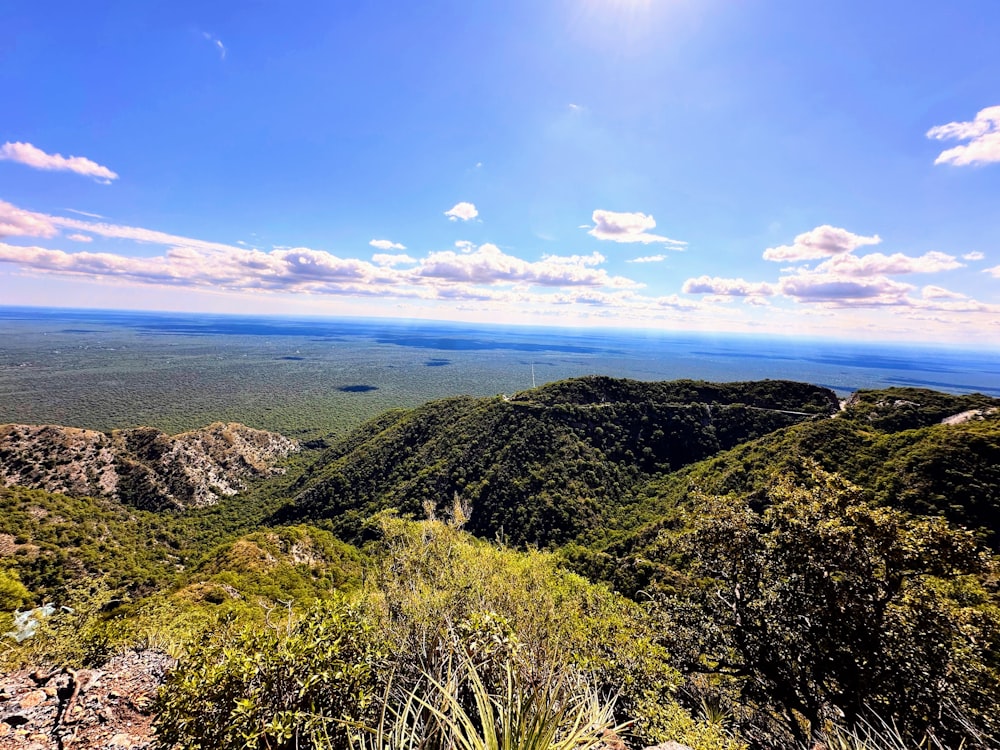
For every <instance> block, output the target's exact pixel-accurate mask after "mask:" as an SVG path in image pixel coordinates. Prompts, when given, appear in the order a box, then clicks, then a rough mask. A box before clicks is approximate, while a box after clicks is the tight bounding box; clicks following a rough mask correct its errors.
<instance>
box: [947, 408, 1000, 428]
mask: <svg viewBox="0 0 1000 750" xmlns="http://www.w3.org/2000/svg"><path fill="white" fill-rule="evenodd" d="M998 411H1000V409H995V408H994V409H969V410H968V411H963V412H961V413H960V414H953V415H952V416H950V417H945V418H944V419H942V420H941V424H964V423H965V422H971V421H972V420H974V419H975V420H982V419H986V418H987V417H989V416H992V415H994V414H996V413H997V412H998Z"/></svg>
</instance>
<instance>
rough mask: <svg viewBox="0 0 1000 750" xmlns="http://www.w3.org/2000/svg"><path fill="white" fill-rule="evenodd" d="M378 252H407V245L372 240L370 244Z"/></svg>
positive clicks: (390, 241)
mask: <svg viewBox="0 0 1000 750" xmlns="http://www.w3.org/2000/svg"><path fill="white" fill-rule="evenodd" d="M368 244H369V245H371V246H372V247H374V248H375V249H376V250H405V249H406V245H401V244H400V243H398V242H393V241H392V240H372V241H371V242H369V243H368Z"/></svg>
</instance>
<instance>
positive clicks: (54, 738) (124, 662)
mask: <svg viewBox="0 0 1000 750" xmlns="http://www.w3.org/2000/svg"><path fill="white" fill-rule="evenodd" d="M173 664H174V660H173V659H171V658H170V657H169V656H167V655H165V654H162V653H160V652H158V651H141V652H128V653H125V654H122V655H119V656H116V657H114V658H113V659H111V660H110V661H109V662H108V663H107V664H105V665H103V666H102V667H101V668H100V669H77V670H72V669H49V670H22V671H19V672H14V673H11V674H8V675H6V676H0V750H56V749H57V748H58V749H59V750H70V748H81V749H82V748H122V750H124V749H125V748H132V749H133V750H140V749H142V748H148V747H150V745H151V743H152V734H153V732H152V721H153V717H152V712H151V709H152V705H153V699H154V698H155V696H156V689H157V687H158V686H159V685H160V684H161V683H162V682H163V678H164V675H165V674H166V672H167V670H168V669H170V668H171V667H172V666H173Z"/></svg>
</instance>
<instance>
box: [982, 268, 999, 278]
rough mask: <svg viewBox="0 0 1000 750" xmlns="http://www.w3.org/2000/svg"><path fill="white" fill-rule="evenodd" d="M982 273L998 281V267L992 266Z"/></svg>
mask: <svg viewBox="0 0 1000 750" xmlns="http://www.w3.org/2000/svg"><path fill="white" fill-rule="evenodd" d="M983 273H988V274H989V275H990V276H992V277H994V278H997V279H1000V266H993V268H987V269H986V270H984V271H983Z"/></svg>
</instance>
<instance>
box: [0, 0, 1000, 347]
mask: <svg viewBox="0 0 1000 750" xmlns="http://www.w3.org/2000/svg"><path fill="white" fill-rule="evenodd" d="M0 29H2V31H0V90H2V91H3V98H2V101H3V103H4V106H3V110H2V117H0V303H3V304H29V305H56V306H59V305H66V306H86V307H123V308H141V309H169V310H192V311H199V310H202V311H216V312H219V311H223V312H225V311H228V312H268V313H272V312H273V313H288V314H303V313H308V314H332V315H344V314H346V315H385V316H399V317H423V318H435V319H449V320H469V321H490V322H510V323H540V324H546V325H553V324H555V325H594V326H616V327H622V326H625V327H652V328H661V329H664V330H719V331H746V332H762V333H776V334H801V335H818V336H834V337H840V338H843V337H849V338H863V339H887V340H926V341H944V342H949V343H964V344H972V345H995V342H996V341H1000V55H997V53H996V47H997V41H996V40H997V39H998V38H1000V3H996V2H993V0H988V1H985V0H984V1H982V2H955V3H948V4H943V3H931V2H922V1H920V0H916V1H914V0H909V1H907V2H894V1H889V0H887V1H885V2H877V3H872V2H854V1H851V0H844V1H841V2H836V3H813V2H801V1H799V0H795V1H792V0H780V1H779V0H774V1H765V0H740V1H739V2H737V1H736V0H728V1H726V2H723V1H721V0H562V1H560V0H552V1H551V2H545V1H543V0H535V2H521V1H520V0H507V1H506V2H488V1H486V0H483V2H475V3H467V2H436V1H434V0H430V1H428V2H423V3H409V2H407V3H404V2H379V1H378V0H371V1H369V2H364V1H362V0H338V1H337V2H322V3H319V2H317V3H305V2H293V3H280V4H279V3H273V2H239V3H236V2H233V3H226V2H219V3H202V2H198V3H195V2H185V1H183V0H173V1H172V2H163V3H154V2H102V3H96V4H83V3H75V2H74V3H68V2H67V3H56V2H44V1H41V2H40V1H37V0H36V1H35V2H7V3H5V4H3V6H0Z"/></svg>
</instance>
